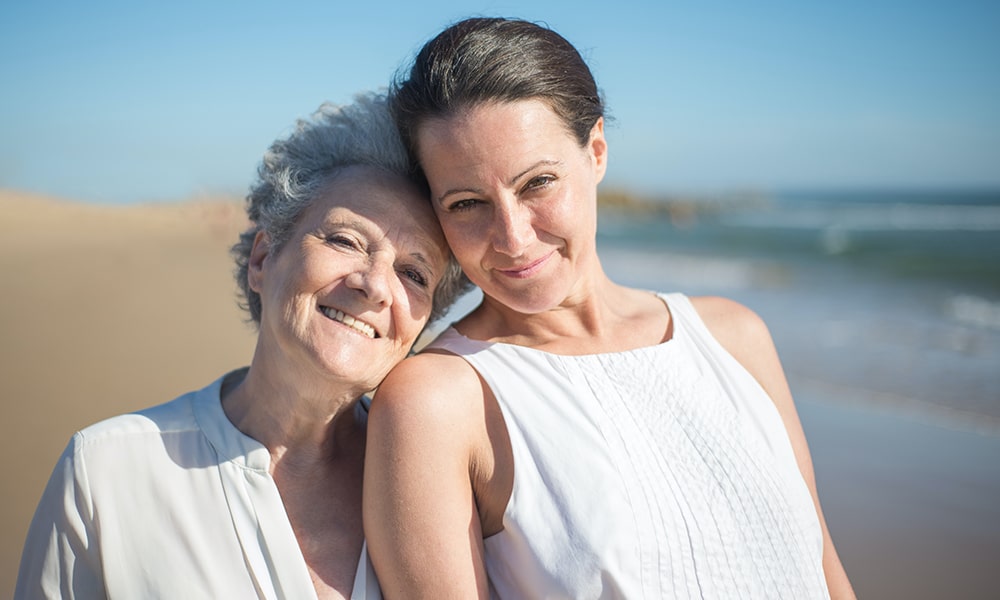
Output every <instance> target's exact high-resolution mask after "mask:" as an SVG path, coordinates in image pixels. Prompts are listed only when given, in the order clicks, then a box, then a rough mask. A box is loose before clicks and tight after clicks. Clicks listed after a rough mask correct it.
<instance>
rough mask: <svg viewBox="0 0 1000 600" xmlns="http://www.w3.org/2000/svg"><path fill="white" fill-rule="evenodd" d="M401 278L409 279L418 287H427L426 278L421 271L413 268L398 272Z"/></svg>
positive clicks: (405, 268)
mask: <svg viewBox="0 0 1000 600" xmlns="http://www.w3.org/2000/svg"><path fill="white" fill-rule="evenodd" d="M399 272H400V273H401V274H402V275H403V276H405V277H407V278H409V279H410V280H412V281H413V282H415V283H416V284H417V285H419V286H420V287H427V276H426V275H424V273H423V271H421V270H420V269H416V268H413V267H404V268H403V269H401V270H400V271H399Z"/></svg>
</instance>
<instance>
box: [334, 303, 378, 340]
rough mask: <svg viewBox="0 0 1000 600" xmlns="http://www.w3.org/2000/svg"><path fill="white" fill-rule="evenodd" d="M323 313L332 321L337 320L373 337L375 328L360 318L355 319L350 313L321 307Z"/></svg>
mask: <svg viewBox="0 0 1000 600" xmlns="http://www.w3.org/2000/svg"><path fill="white" fill-rule="evenodd" d="M323 314H324V315H326V316H327V317H330V318H331V319H333V320H334V321H339V322H341V323H343V324H344V325H347V326H348V327H350V328H352V329H355V330H357V331H360V332H361V333H363V334H365V335H366V336H368V337H370V338H374V337H375V328H374V327H372V326H371V325H369V324H368V323H365V322H364V321H362V320H360V319H355V318H354V317H352V316H351V315H348V314H346V313H344V311H342V310H334V309H332V308H325V307H324V308H323Z"/></svg>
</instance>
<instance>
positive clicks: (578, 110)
mask: <svg viewBox="0 0 1000 600" xmlns="http://www.w3.org/2000/svg"><path fill="white" fill-rule="evenodd" d="M527 99H537V100H542V101H544V102H546V103H547V104H548V105H549V106H550V107H551V108H552V110H553V111H554V112H555V113H556V115H557V116H559V118H560V119H561V120H562V121H563V123H564V124H565V125H566V127H567V129H568V130H569V131H570V132H571V133H572V134H573V136H574V137H576V139H577V141H578V142H579V144H580V146H581V147H582V146H584V145H585V144H586V143H587V141H588V140H589V139H590V131H591V129H592V128H593V127H594V123H596V122H597V120H598V119H599V118H600V117H602V116H604V102H603V101H602V99H601V94H600V92H599V90H598V89H597V84H596V82H595V81H594V77H593V75H592V74H591V72H590V68H589V67H588V66H587V63H586V62H584V60H583V58H582V57H581V56H580V53H579V52H577V50H576V48H574V47H573V45H572V44H570V43H569V42H568V41H566V39H565V38H563V37H562V36H561V35H559V34H558V33H556V32H555V31H552V30H551V29H548V28H546V27H543V26H541V25H538V24H535V23H531V22H528V21H523V20H519V19H502V18H471V19H466V20H464V21H460V22H458V23H455V24H454V25H452V26H450V27H448V28H447V29H445V30H444V31H442V32H441V33H440V34H438V35H437V37H435V38H434V39H432V40H431V41H429V42H427V44H425V45H424V47H423V48H422V49H421V50H420V53H419V54H418V55H417V57H416V59H414V63H413V66H412V67H411V69H410V72H409V75H408V76H407V77H406V78H405V79H401V78H400V77H397V78H396V80H395V81H394V82H393V84H392V86H391V88H390V102H391V106H392V111H393V116H394V117H395V119H396V125H397V126H398V127H399V129H400V135H401V137H402V138H403V141H404V142H405V143H406V145H407V147H408V148H410V151H411V152H414V151H415V150H416V148H415V146H414V142H415V140H414V136H415V134H416V133H417V130H418V128H419V127H420V126H421V125H422V124H423V123H424V122H425V121H427V120H428V119H433V118H445V117H449V116H451V115H454V114H455V113H456V112H458V111H459V110H461V109H463V108H468V107H470V106H475V105H478V104H483V103H488V102H513V101H516V100H527Z"/></svg>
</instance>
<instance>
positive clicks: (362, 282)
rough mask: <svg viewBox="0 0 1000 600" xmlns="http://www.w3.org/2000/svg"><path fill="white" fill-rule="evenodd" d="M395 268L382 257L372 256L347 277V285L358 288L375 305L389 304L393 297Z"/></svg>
mask: <svg viewBox="0 0 1000 600" xmlns="http://www.w3.org/2000/svg"><path fill="white" fill-rule="evenodd" d="M394 273H395V268H394V267H393V265H392V263H391V262H390V261H387V260H385V259H384V258H382V257H378V256H370V257H369V260H367V261H365V262H364V263H362V264H360V265H358V268H357V269H355V270H354V272H353V273H351V274H350V275H349V276H348V277H347V285H348V286H349V287H351V288H353V289H356V290H358V291H359V292H361V293H362V294H364V295H365V297H366V298H367V299H368V301H369V302H371V303H372V304H375V305H379V306H382V305H388V304H389V303H390V301H391V299H392V278H393V277H394Z"/></svg>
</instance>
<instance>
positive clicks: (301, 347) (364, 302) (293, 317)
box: [249, 166, 448, 391]
mask: <svg viewBox="0 0 1000 600" xmlns="http://www.w3.org/2000/svg"><path fill="white" fill-rule="evenodd" d="M447 256H448V251H447V247H446V246H445V243H444V238H443V236H442V234H441V230H440V227H439V226H438V223H437V220H436V219H435V217H434V214H433V212H432V210H431V208H430V206H429V205H428V202H427V199H426V198H425V197H424V196H423V195H422V194H421V193H420V192H419V191H418V190H417V189H416V188H415V187H414V186H413V185H412V184H411V183H409V182H407V181H406V180H404V179H402V178H400V177H398V176H395V175H391V174H388V173H386V172H384V171H381V170H378V169H374V168H371V167H358V166H356V167H349V168H347V169H345V170H344V171H342V172H341V173H340V174H339V175H338V176H337V177H336V178H335V179H334V180H333V181H332V182H331V183H330V184H329V185H328V186H327V187H326V188H325V190H324V191H323V192H321V193H320V194H319V196H318V197H317V198H316V200H315V201H314V202H313V203H312V204H311V205H310V206H309V208H307V209H306V210H305V211H304V212H303V214H302V215H301V216H300V217H299V219H298V221H297V223H296V226H295V229H294V231H293V232H292V235H291V236H290V237H289V239H288V241H287V242H286V243H285V244H284V245H283V246H282V247H281V249H280V250H278V251H277V252H272V249H271V248H270V246H269V239H268V238H267V236H266V234H263V233H261V234H258V237H257V240H256V241H255V243H254V249H253V251H252V253H251V257H250V269H249V281H250V286H251V288H253V289H254V290H255V291H257V292H258V293H259V294H260V296H261V305H262V312H261V324H260V341H259V343H258V353H260V352H263V353H264V360H266V361H268V362H270V363H271V364H273V365H275V366H276V367H277V368H278V369H280V370H282V371H283V372H284V373H285V374H286V376H294V377H299V378H301V377H303V376H306V377H313V378H314V379H311V381H319V382H320V383H321V384H322V382H323V381H325V380H328V379H329V378H331V377H332V378H336V379H337V380H340V381H344V380H347V381H349V382H351V383H352V385H353V384H356V385H357V386H358V389H359V390H361V391H367V390H370V389H373V388H374V387H376V386H377V384H378V383H379V382H380V381H381V380H382V379H383V378H384V377H385V375H386V374H387V373H388V372H389V369H391V368H392V367H393V366H394V365H395V364H396V363H397V362H399V361H400V360H402V359H403V358H404V357H405V356H406V353H407V352H408V351H409V349H410V347H411V346H412V345H413V342H414V341H415V340H416V338H417V336H418V335H419V333H420V331H421V329H422V328H423V326H424V325H425V324H426V323H427V319H428V317H429V315H430V312H431V304H432V300H433V292H434V288H435V287H436V286H437V284H438V282H439V281H440V279H441V276H442V274H443V273H444V269H445V264H446V260H447ZM256 362H257V358H256V357H255V363H256ZM305 381H310V380H304V381H303V383H305Z"/></svg>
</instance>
